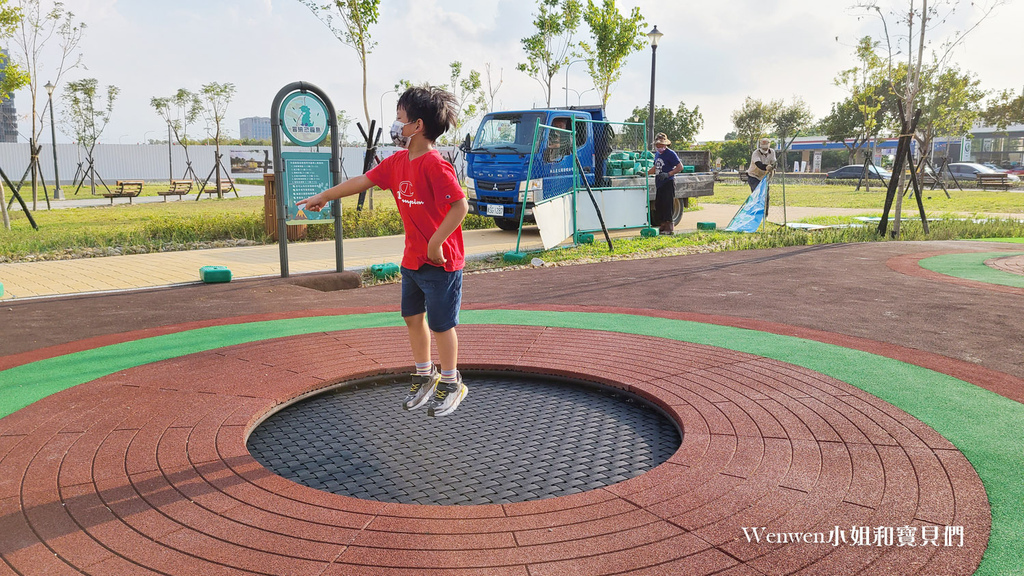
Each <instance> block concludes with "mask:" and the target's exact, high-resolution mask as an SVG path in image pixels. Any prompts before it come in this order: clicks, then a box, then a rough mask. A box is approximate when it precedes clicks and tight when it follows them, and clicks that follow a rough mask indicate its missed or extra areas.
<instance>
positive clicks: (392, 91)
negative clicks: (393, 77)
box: [366, 90, 398, 138]
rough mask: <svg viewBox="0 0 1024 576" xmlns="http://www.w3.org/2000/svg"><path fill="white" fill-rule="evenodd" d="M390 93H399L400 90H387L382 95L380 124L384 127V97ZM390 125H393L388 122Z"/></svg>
mask: <svg viewBox="0 0 1024 576" xmlns="http://www.w3.org/2000/svg"><path fill="white" fill-rule="evenodd" d="M388 94H398V90H388V91H387V92H385V93H383V94H381V95H380V126H381V128H383V127H384V97H385V96H387V95H388ZM390 127H391V125H390V124H388V128H390ZM366 129H367V130H369V129H370V127H369V126H367V127H366ZM370 137H371V138H372V137H373V134H370Z"/></svg>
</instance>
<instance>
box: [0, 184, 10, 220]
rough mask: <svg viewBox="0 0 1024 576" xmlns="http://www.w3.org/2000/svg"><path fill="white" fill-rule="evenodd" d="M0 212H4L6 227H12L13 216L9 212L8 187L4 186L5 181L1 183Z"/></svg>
mask: <svg viewBox="0 0 1024 576" xmlns="http://www.w3.org/2000/svg"><path fill="white" fill-rule="evenodd" d="M0 212H2V213H3V217H4V229H5V230H10V229H11V216H10V214H8V213H7V189H6V188H4V185H3V183H0Z"/></svg>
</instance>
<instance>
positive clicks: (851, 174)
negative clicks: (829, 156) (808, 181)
mask: <svg viewBox="0 0 1024 576" xmlns="http://www.w3.org/2000/svg"><path fill="white" fill-rule="evenodd" d="M863 173H864V165H863V164H847V165H846V166H843V167H842V168H839V169H836V170H833V171H831V172H829V173H828V175H827V176H826V177H825V179H826V180H860V175H861V174H863ZM868 176H869V177H870V178H872V179H879V180H884V181H885V182H889V179H891V178H892V172H889V171H888V170H886V169H884V168H879V167H878V166H875V165H874V164H872V165H870V166H868Z"/></svg>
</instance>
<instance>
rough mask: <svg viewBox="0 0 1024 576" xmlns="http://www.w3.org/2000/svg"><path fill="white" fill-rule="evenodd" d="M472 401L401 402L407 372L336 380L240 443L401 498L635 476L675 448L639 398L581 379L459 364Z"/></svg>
mask: <svg viewBox="0 0 1024 576" xmlns="http://www.w3.org/2000/svg"><path fill="white" fill-rule="evenodd" d="M463 376H464V378H465V379H466V383H467V385H469V386H470V393H471V399H472V400H471V401H467V402H465V403H464V405H463V406H461V407H460V408H459V410H458V411H456V412H455V413H453V414H452V415H450V416H448V417H443V418H430V417H428V416H427V414H426V409H425V408H422V409H419V410H412V411H404V410H401V409H399V408H398V405H399V402H400V401H401V398H402V397H403V396H404V394H405V390H406V387H407V384H408V377H396V376H386V377H376V378H369V379H364V380H361V381H356V382H348V383H343V384H342V385H341V386H340V387H338V388H336V389H334V390H333V391H330V392H325V393H322V394H318V395H316V396H313V397H310V398H306V399H304V400H301V401H299V402H297V403H295V404H291V405H288V406H287V407H285V408H283V409H282V410H280V411H278V412H276V413H274V414H272V415H271V416H269V417H268V418H267V420H265V421H264V422H263V423H262V424H261V425H259V426H258V427H257V428H256V429H255V430H254V431H253V433H252V435H251V436H250V437H249V442H248V445H249V451H250V453H252V455H253V456H254V457H255V458H256V460H258V461H259V462H260V463H261V464H263V465H264V466H266V467H267V468H268V469H269V470H272V471H273V472H275V473H277V474H280V475H281V476H283V477H285V478H288V479H289V480H293V481H295V482H298V483H300V484H304V485H306V486H309V487H311V488H316V489H318V490H326V491H328V492H333V493H335V494H344V495H347V496H352V497H355V498H366V499H370V500H378V501H382V502H397V503H401V504H442V505H450V504H506V503H510V502H522V501H526V500H535V499H539V498H552V497H555V496H566V495H569V494H575V493H577V492H583V491H586V490H594V489H596V488H601V487H603V486H608V485H610V484H615V483H617V482H622V481H623V480H627V479H629V478H633V477H635V476H638V475H640V474H642V473H644V472H646V471H648V470H650V469H652V468H654V467H655V466H657V465H659V464H661V463H663V462H665V461H666V460H668V459H669V457H671V456H672V454H673V453H674V452H675V451H676V450H677V449H678V448H679V444H680V435H679V430H678V428H677V427H676V425H675V424H674V423H673V422H672V420H670V419H669V418H668V417H667V416H666V415H665V414H664V413H663V412H662V411H661V410H659V409H658V408H656V407H654V406H653V405H651V404H649V403H648V402H646V401H645V400H643V399H641V398H639V397H638V396H635V395H633V394H630V393H628V392H624V391H621V390H615V389H612V388H608V387H599V386H598V385H596V384H592V383H586V382H583V381H578V380H568V379H553V378H550V377H543V376H537V375H528V374H520V373H515V372H464V374H463Z"/></svg>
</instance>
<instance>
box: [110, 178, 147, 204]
mask: <svg viewBox="0 0 1024 576" xmlns="http://www.w3.org/2000/svg"><path fill="white" fill-rule="evenodd" d="M142 184H143V182H142V180H118V181H117V185H115V186H114V191H113V192H111V193H109V194H104V195H103V197H104V198H110V204H111V205H113V204H114V198H127V199H128V203H129V204H131V203H132V198H135V197H136V196H138V195H139V194H142Z"/></svg>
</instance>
